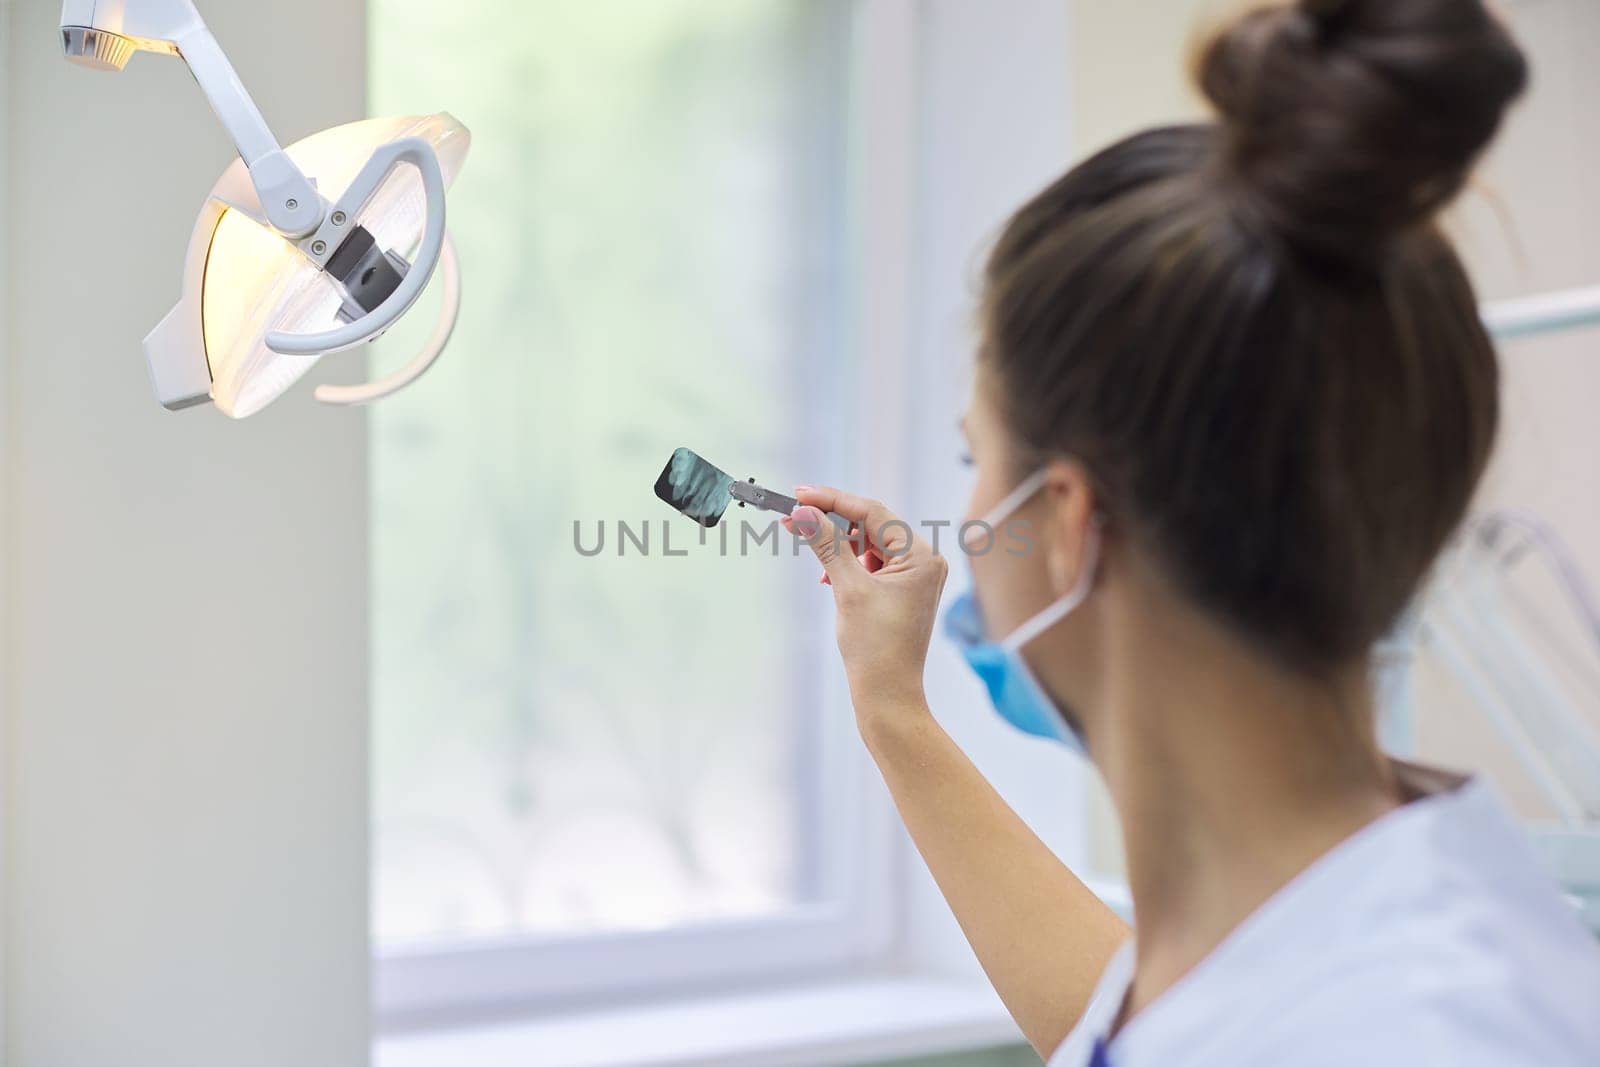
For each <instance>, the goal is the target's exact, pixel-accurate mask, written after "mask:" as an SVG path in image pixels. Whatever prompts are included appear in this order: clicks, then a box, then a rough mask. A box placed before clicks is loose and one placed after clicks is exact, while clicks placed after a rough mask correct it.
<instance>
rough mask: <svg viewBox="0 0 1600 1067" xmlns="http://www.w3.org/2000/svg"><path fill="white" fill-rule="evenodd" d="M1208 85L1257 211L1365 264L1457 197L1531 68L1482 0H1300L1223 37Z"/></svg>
mask: <svg viewBox="0 0 1600 1067" xmlns="http://www.w3.org/2000/svg"><path fill="white" fill-rule="evenodd" d="M1197 79H1198V81H1199V85H1200V88H1201V90H1202V91H1203V92H1204V93H1205V95H1206V96H1207V97H1208V98H1209V99H1210V100H1211V102H1212V104H1213V106H1215V107H1216V109H1217V111H1218V113H1219V114H1220V116H1221V119H1222V123H1223V127H1224V139H1223V147H1222V152H1223V163H1224V166H1225V167H1226V168H1227V170H1228V172H1229V175H1230V177H1231V178H1232V179H1234V185H1235V188H1236V189H1237V191H1238V193H1239V195H1240V196H1241V197H1242V199H1243V201H1244V202H1245V203H1246V204H1247V205H1248V207H1249V208H1250V209H1251V210H1252V211H1254V212H1256V213H1259V214H1260V215H1261V216H1263V217H1264V218H1265V220H1266V221H1267V223H1268V224H1269V225H1271V226H1272V227H1274V229H1275V230H1276V231H1277V232H1279V233H1281V234H1283V235H1284V236H1286V237H1287V238H1288V239H1289V240H1291V241H1292V242H1294V243H1295V244H1296V245H1297V246H1299V247H1301V248H1305V249H1309V250H1313V251H1317V252H1323V253H1328V254H1337V255H1341V256H1346V257H1359V256H1364V255H1369V254H1376V253H1377V252H1378V251H1379V250H1380V249H1381V248H1382V247H1383V246H1384V244H1385V243H1386V242H1387V240H1388V238H1390V237H1391V236H1393V235H1394V234H1396V233H1398V232H1400V231H1402V230H1404V229H1407V228H1409V227H1411V226H1413V225H1415V224H1418V223H1421V222H1424V221H1426V220H1428V219H1430V218H1431V217H1432V216H1433V215H1434V214H1435V213H1436V212H1437V211H1438V210H1439V209H1440V208H1442V207H1443V206H1444V205H1445V204H1447V203H1448V202H1449V201H1450V200H1451V199H1453V198H1454V197H1455V195H1456V194H1457V193H1458V192H1459V191H1460V189H1461V187H1462V186H1463V185H1464V184H1465V182H1466V179H1467V176H1468V175H1469V174H1470V173H1471V168H1472V165H1473V163H1474V161H1475V160H1476V159H1477V157H1478V155H1479V154H1480V153H1481V152H1482V151H1483V149H1484V147H1485V146H1487V145H1488V143H1489V142H1490V141H1491V140H1492V139H1493V137H1494V135H1495V132H1496V131H1497V130H1498V129H1499V126H1500V121H1501V118H1502V116H1503V115H1504V113H1505V110H1506V108H1507V107H1508V106H1509V105H1510V103H1511V102H1512V101H1513V100H1515V99H1516V97H1517V96H1518V95H1519V94H1520V93H1521V92H1522V90H1523V88H1524V87H1525V86H1526V84H1527V79H1528V68H1527V62H1526V60H1525V59H1524V57H1523V55H1522V52H1521V51H1520V50H1519V49H1518V47H1517V45H1516V42H1515V41H1514V40H1512V38H1511V36H1510V34H1509V33H1508V32H1507V30H1506V28H1505V27H1504V26H1503V25H1502V24H1501V23H1500V22H1499V21H1498V20H1497V19H1496V18H1495V17H1494V16H1493V15H1491V14H1490V13H1489V12H1488V10H1487V9H1486V8H1485V7H1484V5H1483V3H1482V0H1300V3H1298V4H1295V5H1292V6H1276V7H1268V8H1262V9H1259V10H1256V11H1253V12H1251V13H1249V14H1246V15H1244V16H1243V17H1241V18H1240V19H1238V20H1237V21H1236V22H1234V23H1232V24H1231V25H1229V26H1228V27H1226V28H1224V29H1223V30H1222V31H1221V32H1220V33H1218V34H1217V35H1216V36H1214V37H1213V38H1212V39H1211V40H1210V41H1209V42H1208V43H1207V44H1206V46H1205V47H1204V48H1203V49H1202V50H1201V53H1200V56H1199V62H1198V70H1197Z"/></svg>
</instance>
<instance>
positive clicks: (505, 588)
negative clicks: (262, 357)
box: [369, 0, 884, 1015]
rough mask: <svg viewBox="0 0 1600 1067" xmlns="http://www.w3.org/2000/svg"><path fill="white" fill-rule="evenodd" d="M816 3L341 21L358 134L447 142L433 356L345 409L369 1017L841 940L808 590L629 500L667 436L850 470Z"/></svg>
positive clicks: (781, 958) (850, 360) (837, 14)
mask: <svg viewBox="0 0 1600 1067" xmlns="http://www.w3.org/2000/svg"><path fill="white" fill-rule="evenodd" d="M853 6H854V5H852V4H850V3H848V2H845V0H651V2H650V3H637V2H628V0H603V2H595V0H586V2H584V3H573V2H557V0H543V2H534V3H526V4H517V5H506V4H490V3H487V2H485V0H457V2H455V3H450V4H437V3H434V2H432V0H372V3H371V4H370V5H369V18H370V24H371V55H370V70H371V103H370V106H371V110H372V112H373V113H374V114H405V113H415V112H425V111H427V110H431V109H434V108H437V107H439V106H442V105H447V106H448V107H449V108H450V109H451V110H452V112H453V113H454V114H456V116H457V117H458V118H460V119H461V120H462V121H463V122H464V123H465V124H466V125H467V126H468V127H469V128H470V129H471V130H472V132H473V135H474V142H473V148H472V152H471V155H470V156H469V157H468V161H467V165H466V168H465V170H464V171H463V174H462V177H461V179H460V182H459V183H458V185H457V187H456V189H455V190H454V191H453V194H452V198H451V201H450V229H451V232H452V234H453V236H454V239H455V241H456V243H457V246H458V248H459V250H460V254H461V260H462V269H463V278H464V293H465V302H464V305H463V312H462V317H461V321H460V324H459V326H458V328H457V332H456V335H455V340H454V342H453V344H452V347H451V350H450V351H449V352H447V354H446V355H445V357H444V358H443V359H442V360H441V361H440V363H439V365H438V367H437V368H436V369H434V370H433V371H431V372H430V376H429V380H428V382H427V383H426V386H425V387H424V388H418V389H415V390H411V391H409V392H407V393H405V394H402V395H401V396H399V397H397V398H395V399H394V400H392V401H389V402H387V403H385V404H384V405H381V406H378V407H375V408H374V409H373V411H372V413H371V464H372V502H371V506H372V514H371V527H372V560H373V563H372V568H373V569H372V604H371V627H372V630H371V632H372V649H371V655H372V670H373V674H372V699H373V711H374V714H373V776H374V782H373V810H374V815H373V847H374V870H373V912H372V914H373V938H374V943H375V946H376V949H377V951H378V953H379V956H380V965H379V970H378V975H379V989H380V992H379V1002H380V1010H381V1011H383V1012H385V1013H387V1014H391V1015H393V1014H404V1013H406V1012H410V1011H421V1010H431V1009H435V1008H439V1007H442V1006H449V1005H450V1004H458V1003H463V1002H481V1001H487V1000H495V1001H508V1000H529V999H537V998H539V997H543V996H547V995H556V994H560V995H564V996H571V995H582V994H585V993H600V992H605V991H611V990H612V988H613V987H614V986H615V984H616V981H617V979H616V976H617V975H618V974H622V973H625V974H628V975H629V976H630V979H629V980H630V983H631V984H635V985H638V986H651V985H659V984H663V983H679V982H683V981H695V980H712V979H717V978H724V979H725V978H726V977H728V976H730V975H734V974H737V973H740V972H741V971H746V970H750V969H751V968H753V967H754V966H756V965H757V964H759V966H760V967H761V969H762V972H763V973H771V972H772V971H773V970H782V969H784V968H790V969H798V968H807V967H815V966H819V965H822V964H826V963H833V962H837V961H839V960H843V959H848V958H853V957H856V956H859V955H861V954H862V953H863V952H866V951H869V950H870V948H871V944H870V942H871V934H870V930H871V929H872V927H873V925H874V924H872V923H871V922H870V921H869V916H868V912H869V909H870V904H871V901H872V900H873V899H874V894H875V893H876V891H877V886H878V885H879V884H880V883H881V881H882V878H881V874H878V873H875V871H874V866H873V865H874V864H875V863H877V862H880V861H879V860H878V859H876V858H875V857H876V856H877V855H878V854H879V853H881V852H883V851H884V849H883V847H882V843H881V842H879V843H877V845H876V847H874V846H873V845H872V844H871V843H869V840H868V839H869V837H870V836H871V834H872V830H871V828H870V827H871V824H872V823H873V819H872V818H871V817H870V815H868V816H863V804H865V803H867V801H866V800H865V799H864V798H865V797H866V795H867V794H866V792H865V789H864V783H865V776H864V775H863V773H862V771H863V767H862V762H863V761H862V759H861V757H860V755H859V753H858V751H857V748H856V746H855V744H854V743H853V738H852V737H850V736H849V734H850V731H851V729H852V728H851V727H850V725H849V713H848V708H847V707H846V706H844V704H843V700H842V696H843V691H842V682H841V680H840V679H839V678H838V669H837V665H836V661H835V657H834V654H833V650H832V632H831V631H832V620H831V614H830V613H829V611H828V602H827V599H826V598H825V597H819V596H816V595H814V594H815V590H814V588H813V583H815V581H816V574H815V568H814V566H811V565H808V563H807V561H806V560H803V559H792V558H788V557H789V555H790V552H791V550H792V548H793V545H792V543H791V542H790V541H788V540H786V539H785V538H786V535H784V536H769V537H767V538H766V539H765V540H760V541H758V540H756V539H755V537H748V538H747V537H745V536H743V530H742V528H741V526H740V523H739V521H738V520H739V519H741V518H743V519H748V520H749V522H750V526H751V528H752V530H753V531H754V532H755V533H756V534H765V533H766V524H767V522H768V520H770V519H775V518H776V517H775V516H768V515H757V514H755V513H748V514H746V513H740V512H737V511H735V512H733V513H732V515H731V517H730V520H729V521H728V522H727V523H726V524H725V526H726V527H727V533H728V543H727V544H726V547H725V548H724V546H723V544H722V543H721V542H720V538H719V536H718V534H719V531H712V532H711V535H710V536H709V537H705V538H702V537H701V536H700V533H699V528H698V527H696V526H694V525H693V524H692V523H690V522H689V521H688V520H686V519H681V518H678V517H676V516H674V515H673V514H672V513H671V512H670V511H669V510H668V509H667V508H666V506H665V505H664V504H661V503H660V502H659V501H657V500H656V499H655V497H654V496H653V494H652V492H651V487H652V484H653V482H654V480H655V477H656V475H657V473H659V471H660V469H661V467H662V465H663V464H664V463H665V461H666V458H667V456H668V455H669V454H670V453H671V451H672V450H673V449H674V448H675V447H677V446H679V445H688V446H689V447H691V448H694V449H696V450H697V451H700V452H702V453H703V454H705V455H706V456H707V457H708V458H710V459H712V460H713V461H715V462H717V463H719V464H721V465H723V466H726V467H728V468H729V469H730V472H731V473H734V474H735V475H736V476H743V475H746V474H750V475H758V476H759V477H760V480H762V481H763V482H764V483H765V484H769V485H773V486H776V487H783V486H787V485H790V484H792V483H793V482H794V481H798V480H812V479H820V478H829V479H832V480H839V481H845V482H848V481H850V480H851V477H852V471H851V469H850V467H849V466H848V465H847V464H846V463H845V462H844V459H845V457H849V456H852V455H855V454H856V453H857V452H858V451H860V449H859V448H858V447H857V443H856V442H855V441H854V439H853V430H852V427H851V425H850V422H851V420H850V419H849V417H848V414H849V412H850V410H851V409H850V408H849V407H848V406H844V405H840V404H837V403H829V402H828V401H829V399H830V398H832V397H836V396H837V395H839V394H840V392H841V391H843V390H848V388H849V385H850V383H851V382H852V381H853V380H856V379H857V378H858V377H859V376H860V375H861V374H862V373H863V366H862V361H861V360H859V359H857V358H856V356H855V355H854V354H853V349H854V347H855V346H854V345H852V344H851V341H850V338H851V336H852V327H851V323H850V307H849V304H850V301H849V300H848V299H847V292H848V289H847V285H846V283H845V281H844V280H843V279H848V278H849V277H850V275H851V271H852V262H851V256H852V249H853V242H852V237H851V234H850V232H849V224H848V219H849V218H850V217H851V212H852V209H851V206H850V189H851V168H850V165H849V161H850V157H851V153H850V152H849V150H848V145H849V142H850V131H849V115H850V112H851V108H850V102H849V95H850V94H849V92H848V91H847V90H848V85H847V82H848V71H849V69H850V64H849V62H848V58H849V43H850V42H849V36H850V21H851V13H852V8H853ZM409 319H410V320H414V321H415V322H416V323H424V322H426V321H428V320H429V319H430V316H429V315H428V314H427V313H426V312H425V311H424V312H423V313H422V314H418V315H413V316H410V317H409ZM410 325H412V323H411V322H410V321H408V322H407V323H403V324H401V326H398V327H396V330H395V331H394V335H395V336H396V337H397V338H399V339H398V341H389V340H386V341H385V342H384V343H383V345H382V347H381V348H380V352H379V356H378V358H379V359H394V358H399V356H400V353H401V352H402V351H403V350H404V349H405V347H406V346H408V345H410V344H412V343H414V342H415V341H417V340H419V339H420V331H421V329H422V328H423V327H421V326H418V327H416V329H417V331H419V332H418V335H417V336H416V337H412V336H411V335H409V334H406V335H405V336H401V335H402V334H403V333H404V331H405V328H406V327H407V326H410ZM623 526H626V534H624V531H623V529H622V527H623ZM774 529H776V527H775V525H774ZM777 533H778V534H780V535H781V530H779V531H777ZM580 545H581V547H582V549H583V551H580V550H579V546H580ZM596 546H600V550H599V552H598V553H597V554H594V555H589V554H587V553H589V552H592V551H593V550H594V549H595V548H596ZM669 547H670V551H671V553H672V554H671V555H669V554H668V549H669ZM801 551H805V550H804V549H803V548H802V549H801ZM678 553H683V554H681V555H680V554H678ZM774 555H778V556H779V557H782V558H774Z"/></svg>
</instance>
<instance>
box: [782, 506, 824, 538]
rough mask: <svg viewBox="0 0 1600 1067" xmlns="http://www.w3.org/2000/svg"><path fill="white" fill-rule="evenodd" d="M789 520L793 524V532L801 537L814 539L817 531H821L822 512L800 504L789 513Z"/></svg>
mask: <svg viewBox="0 0 1600 1067" xmlns="http://www.w3.org/2000/svg"><path fill="white" fill-rule="evenodd" d="M789 519H790V521H792V522H793V523H794V531H795V532H796V533H798V534H799V535H800V536H801V537H815V536H816V535H817V531H818V530H820V529H822V512H820V511H818V510H817V509H816V508H814V507H812V506H810V505H809V504H801V505H800V506H799V507H797V508H795V509H794V510H793V511H791V512H789Z"/></svg>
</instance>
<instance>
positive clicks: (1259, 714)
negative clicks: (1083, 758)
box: [1089, 603, 1398, 1012]
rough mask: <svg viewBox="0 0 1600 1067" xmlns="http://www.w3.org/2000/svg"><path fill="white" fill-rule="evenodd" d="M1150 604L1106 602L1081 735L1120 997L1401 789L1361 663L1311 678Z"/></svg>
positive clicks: (1194, 956)
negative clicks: (1096, 788) (1116, 947)
mask: <svg viewBox="0 0 1600 1067" xmlns="http://www.w3.org/2000/svg"><path fill="white" fill-rule="evenodd" d="M1127 606H1128V607H1130V608H1131V607H1132V605H1127ZM1150 607H1155V608H1156V610H1149V608H1150ZM1145 609H1146V610H1129V611H1126V612H1125V613H1124V615H1125V617H1123V618H1121V619H1119V618H1117V617H1116V615H1117V614H1118V612H1117V609H1116V608H1115V607H1108V609H1107V611H1108V618H1107V628H1106V630H1105V631H1103V633H1104V638H1105V653H1106V655H1105V658H1104V660H1103V661H1102V662H1103V663H1104V664H1105V666H1106V669H1107V673H1106V674H1105V675H1104V678H1105V684H1104V686H1103V687H1102V689H1101V691H1100V693H1099V694H1098V696H1099V699H1098V700H1097V701H1096V703H1097V704H1098V705H1100V706H1099V707H1098V708H1096V709H1095V710H1096V712H1097V714H1095V715H1094V716H1093V720H1094V721H1093V726H1092V732H1091V735H1090V738H1089V740H1090V744H1091V747H1092V751H1093V753H1094V756H1095V762H1096V764H1097V765H1098V766H1099V768H1100V770H1101V773H1102V774H1103V775H1104V776H1105V779H1106V784H1107V786H1108V787H1109V789H1110V792H1111V795H1112V798H1113V800H1114V801H1115V803H1116V806H1117V810H1118V813H1119V814H1120V816H1121V819H1122V824H1123V832H1124V841H1125V847H1126V854H1127V863H1128V877H1129V886H1130V889H1131V891H1132V894H1133V900H1134V908H1135V911H1136V912H1137V917H1138V965H1137V974H1138V977H1137V979H1136V981H1135V985H1134V989H1133V992H1132V994H1131V995H1130V998H1129V1003H1128V1004H1127V1006H1126V1009H1125V1010H1127V1011H1129V1012H1134V1011H1138V1010H1139V1009H1140V1008H1142V1007H1143V1006H1144V1005H1146V1004H1148V1003H1149V1002H1150V1001H1151V1000H1153V999H1155V997H1156V996H1158V995H1159V994H1160V993H1161V992H1162V991H1163V990H1165V989H1166V988H1168V987H1169V986H1171V985H1172V984H1173V983H1174V982H1176V981H1177V980H1178V979H1179V978H1181V977H1182V976H1183V975H1184V974H1185V973H1187V972H1188V971H1189V970H1190V969H1191V968H1192V967H1194V966H1195V964H1197V963H1198V962H1200V960H1201V959H1203V958H1204V957H1205V956H1206V955H1207V954H1208V953H1209V952H1210V951H1211V950H1212V949H1213V948H1215V947H1216V945H1217V944H1218V943H1219V942H1221V941H1222V940H1223V938H1225V937H1226V936H1227V935H1228V933H1229V932H1230V931H1231V930H1233V928H1234V927H1236V926H1237V925H1238V924H1239V923H1240V922H1241V921H1242V920H1243V919H1244V918H1245V917H1246V916H1247V915H1249V914H1250V913H1251V912H1252V911H1254V910H1255V909H1256V908H1257V907H1259V906H1260V905H1261V904H1262V903H1263V902H1265V901H1266V900H1267V898H1268V897H1270V896H1271V895H1272V894H1273V893H1275V892H1276V891H1277V890H1278V889H1280V888H1282V887H1283V886H1284V885H1285V884H1286V883H1287V882H1288V881H1289V880H1290V879H1292V878H1293V877H1294V876H1295V875H1296V874H1298V873H1299V872H1300V871H1302V870H1304V869H1305V868H1306V867H1307V866H1309V865H1310V864H1311V863H1312V862H1313V861H1314V860H1316V859H1317V858H1318V857H1319V856H1321V855H1322V854H1323V853H1325V852H1327V851H1328V850H1329V849H1331V848H1333V847H1334V846H1335V845H1337V844H1338V843H1339V842H1341V841H1343V840H1344V839H1345V838H1347V837H1349V836H1350V835H1351V834H1353V833H1354V832H1356V831H1357V830H1359V829H1360V828H1361V827H1363V826H1365V825H1366V824H1367V823H1369V822H1371V821H1372V820H1373V819H1376V818H1377V817H1378V816H1380V815H1382V814H1383V813H1384V812H1386V811H1388V810H1390V809H1392V808H1393V807H1395V806H1396V804H1397V803H1398V797H1397V792H1396V788H1395V786H1394V783H1393V781H1392V778H1391V776H1390V773H1389V770H1388V766H1387V763H1386V761H1385V760H1384V758H1383V756H1382V754H1381V752H1380V751H1379V749H1378V745H1377V740H1376V736H1375V726H1374V722H1373V705H1372V698H1371V695H1370V687H1369V686H1368V684H1367V677H1366V669H1365V664H1358V665H1354V666H1352V667H1351V668H1350V669H1348V670H1346V671H1344V672H1342V673H1341V674H1340V675H1339V676H1338V677H1336V678H1333V679H1317V680H1312V679H1308V678H1305V677H1303V676H1299V675H1296V674H1294V673H1293V672H1289V671H1286V670H1284V669H1283V668H1281V667H1278V666H1276V665H1275V664H1272V663H1270V662H1268V661H1267V660H1265V659H1264V658H1262V657H1261V656H1260V655H1259V654H1257V653H1255V652H1254V651H1253V650H1250V649H1248V648H1246V647H1245V646H1244V645H1243V644H1242V643H1240V642H1239V641H1238V640H1237V639H1235V638H1233V637H1232V636H1231V635H1228V634H1225V633H1223V632H1221V631H1220V630H1219V629H1218V628H1217V627H1215V626H1214V625H1212V624H1210V623H1209V622H1207V621H1206V620H1203V619H1199V618H1197V617H1195V616H1193V615H1189V614H1188V613H1186V612H1183V611H1181V610H1179V611H1174V610H1171V608H1170V603H1169V604H1168V605H1167V606H1166V607H1165V608H1163V607H1162V606H1161V605H1159V604H1157V605H1145Z"/></svg>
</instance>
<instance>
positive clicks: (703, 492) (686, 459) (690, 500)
mask: <svg viewBox="0 0 1600 1067" xmlns="http://www.w3.org/2000/svg"><path fill="white" fill-rule="evenodd" d="M733 481H734V479H733V477H732V476H731V475H729V474H728V472H727V471H724V470H722V469H721V468H719V467H717V466H715V465H713V464H711V463H708V462H706V461H705V460H703V459H701V458H700V457H699V456H697V455H695V454H694V453H693V452H691V451H689V450H688V449H687V448H680V449H678V450H677V451H675V452H673V453H672V458H671V459H669V460H667V466H666V468H665V469H664V470H662V472H661V477H659V478H657V479H656V496H658V497H660V498H661V499H662V500H665V501H666V502H667V503H668V504H671V505H672V506H673V507H675V508H677V509H678V510H679V511H681V512H683V513H684V514H685V515H687V516H689V518H691V519H693V520H694V521H695V522H698V523H699V524H700V525H701V526H715V525H716V524H717V523H718V522H720V521H721V520H722V513H723V512H725V511H727V510H728V505H729V504H732V503H733V493H732V488H731V487H732V485H733Z"/></svg>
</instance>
